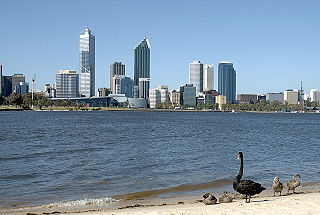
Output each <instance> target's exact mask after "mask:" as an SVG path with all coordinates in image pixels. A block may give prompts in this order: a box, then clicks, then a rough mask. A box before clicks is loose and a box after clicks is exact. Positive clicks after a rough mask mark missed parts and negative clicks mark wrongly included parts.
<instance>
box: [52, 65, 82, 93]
mask: <svg viewBox="0 0 320 215" xmlns="http://www.w3.org/2000/svg"><path fill="white" fill-rule="evenodd" d="M56 90H57V91H56V93H57V98H76V97H79V74H77V72H76V71H74V70H60V71H58V72H57V75H56Z"/></svg>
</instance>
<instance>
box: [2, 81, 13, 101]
mask: <svg viewBox="0 0 320 215" xmlns="http://www.w3.org/2000/svg"><path fill="white" fill-rule="evenodd" d="M12 92H13V90H12V76H2V95H3V96H5V97H8V96H10V95H11V94H12Z"/></svg>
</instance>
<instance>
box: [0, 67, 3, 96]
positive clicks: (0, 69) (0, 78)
mask: <svg viewBox="0 0 320 215" xmlns="http://www.w3.org/2000/svg"><path fill="white" fill-rule="evenodd" d="M2 82H3V81H2V65H1V64H0V96H1V95H2V90H3V89H2V87H3V83H2Z"/></svg>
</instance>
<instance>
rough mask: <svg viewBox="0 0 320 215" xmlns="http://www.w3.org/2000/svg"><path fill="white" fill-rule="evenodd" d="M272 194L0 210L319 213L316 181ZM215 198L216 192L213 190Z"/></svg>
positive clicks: (126, 214) (99, 214)
mask: <svg viewBox="0 0 320 215" xmlns="http://www.w3.org/2000/svg"><path fill="white" fill-rule="evenodd" d="M284 193H285V194H283V195H282V196H278V195H277V196H275V197H274V196H273V192H272V191H271V190H266V191H264V192H263V193H262V194H260V195H257V196H255V197H253V198H252V199H251V203H245V200H244V199H238V198H236V199H234V200H233V202H231V203H221V204H219V203H217V204H215V205H204V204H203V203H202V202H201V201H202V198H201V195H200V196H198V195H197V196H180V197H174V198H151V199H136V200H130V201H113V202H111V203H101V202H100V203H97V204H94V203H88V204H87V205H81V206H80V205H68V206H66V205H63V204H60V205H59V204H50V205H43V206H37V207H26V208H19V209H1V210H0V213H1V214H3V215H40V214H67V215H75V214H78V215H79V214H80V215H81V214H83V215H135V214H136V215H138V214H157V215H162V214H163V215H181V214H183V215H198V214H203V215H209V214H210V215H211V214H221V215H222V214H224V215H229V214H230V215H231V214H232V215H234V214H239V215H240V214H247V215H251V214H252V215H255V214H262V215H263V214H266V215H267V214H268V215H270V214H282V215H289V214H290V215H291V214H297V215H298V214H299V215H304V214H305V215H307V214H308V215H316V214H320V191H319V183H314V184H312V185H308V186H303V187H302V188H298V189H297V190H296V193H295V194H287V193H286V191H284ZM214 195H215V196H216V197H217V198H218V197H219V196H220V194H217V193H214Z"/></svg>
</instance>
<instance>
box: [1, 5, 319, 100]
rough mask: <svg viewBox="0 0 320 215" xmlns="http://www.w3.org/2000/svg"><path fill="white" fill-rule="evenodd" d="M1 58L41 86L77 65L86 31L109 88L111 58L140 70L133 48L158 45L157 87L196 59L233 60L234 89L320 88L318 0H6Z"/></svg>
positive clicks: (183, 79) (7, 71)
mask: <svg viewBox="0 0 320 215" xmlns="http://www.w3.org/2000/svg"><path fill="white" fill-rule="evenodd" d="M0 8H1V12H0V26H1V31H0V64H3V71H4V72H3V73H4V75H12V74H15V73H23V74H24V75H25V76H26V80H27V81H28V82H30V83H31V79H32V76H33V75H34V74H36V86H35V88H36V89H44V85H45V84H46V83H51V84H53V83H54V82H55V76H56V73H57V71H58V70H62V69H70V70H76V71H79V35H80V33H81V31H82V30H83V29H84V28H86V26H89V28H90V29H91V30H92V31H93V33H94V34H95V36H96V88H99V87H109V65H110V64H112V63H113V62H115V61H117V62H118V61H121V62H122V63H124V64H125V65H126V75H127V76H130V77H132V78H133V49H134V48H135V46H136V45H137V44H138V43H140V42H141V40H143V38H144V37H145V35H147V37H148V38H149V41H150V44H151V87H152V88H155V87H157V86H158V85H168V86H169V89H171V90H173V89H177V88H179V86H181V85H184V84H186V83H188V79H189V63H191V62H192V61H195V60H199V61H201V62H202V63H204V64H214V69H215V71H214V73H215V74H214V75H215V80H214V88H215V89H217V86H218V84H217V73H218V64H219V62H220V61H230V62H232V63H233V64H234V68H235V70H236V74H237V93H238V94H240V93H252V94H263V93H268V92H282V91H284V90H286V89H298V88H300V81H303V87H304V90H305V92H306V93H309V90H310V89H314V88H320V82H319V79H320V69H319V66H318V63H317V62H319V59H320V13H319V10H320V1H317V0H303V1H302V0H300V1H298V0H268V1H263V0H260V1H259V0H241V1H239V0H224V1H218V0H217V1H216V0H208V1H207V0H197V1H190V0H158V1H156V0H134V1H133V0H90V1H88V0H85V1H82V0H54V1H53V0H0Z"/></svg>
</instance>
